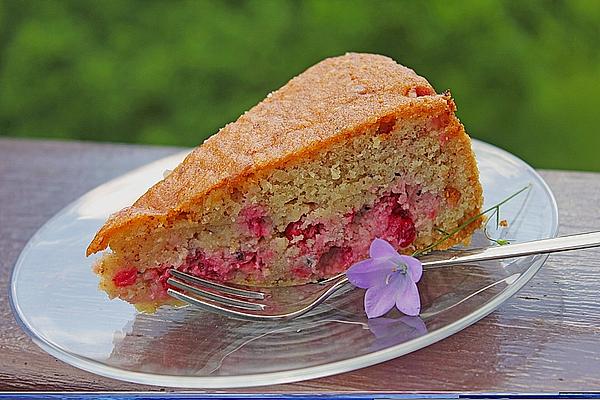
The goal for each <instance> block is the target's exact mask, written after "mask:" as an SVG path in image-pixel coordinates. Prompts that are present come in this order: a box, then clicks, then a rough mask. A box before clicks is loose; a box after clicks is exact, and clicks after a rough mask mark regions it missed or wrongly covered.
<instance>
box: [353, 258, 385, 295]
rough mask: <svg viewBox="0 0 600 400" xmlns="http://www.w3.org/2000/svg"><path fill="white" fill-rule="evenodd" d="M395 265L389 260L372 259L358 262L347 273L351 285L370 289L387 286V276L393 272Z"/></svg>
mask: <svg viewBox="0 0 600 400" xmlns="http://www.w3.org/2000/svg"><path fill="white" fill-rule="evenodd" d="M394 266H395V264H394V262H393V261H390V260H388V259H384V258H382V259H377V260H373V259H371V258H369V259H366V260H364V261H360V262H357V263H356V264H354V265H353V266H351V267H350V268H349V269H348V271H346V276H347V277H348V280H349V281H350V283H352V284H353V285H354V286H357V287H359V288H363V289H368V288H370V287H374V286H381V285H384V284H385V280H386V278H387V276H388V275H389V274H390V273H391V272H392V269H393V268H394Z"/></svg>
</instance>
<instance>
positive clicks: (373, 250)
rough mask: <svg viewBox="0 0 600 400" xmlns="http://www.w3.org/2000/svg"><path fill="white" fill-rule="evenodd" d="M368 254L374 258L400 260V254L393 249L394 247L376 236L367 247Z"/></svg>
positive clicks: (396, 261)
mask: <svg viewBox="0 0 600 400" xmlns="http://www.w3.org/2000/svg"><path fill="white" fill-rule="evenodd" d="M369 256H370V257H371V258H373V259H375V258H388V259H390V260H392V261H394V262H395V263H398V262H400V260H401V257H400V254H398V252H397V251H396V249H394V247H393V246H392V245H391V244H389V243H388V242H386V241H385V240H383V239H379V238H376V239H374V240H373V241H372V242H371V247H370V248H369Z"/></svg>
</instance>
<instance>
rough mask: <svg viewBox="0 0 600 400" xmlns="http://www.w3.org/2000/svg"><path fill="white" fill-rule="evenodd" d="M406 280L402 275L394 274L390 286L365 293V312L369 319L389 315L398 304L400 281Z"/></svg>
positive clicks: (372, 288) (373, 288)
mask: <svg viewBox="0 0 600 400" xmlns="http://www.w3.org/2000/svg"><path fill="white" fill-rule="evenodd" d="M402 278H404V276H403V275H401V274H394V275H393V276H392V277H391V279H390V282H389V283H388V284H384V285H382V286H375V287H371V288H369V289H368V290H367V293H365V311H366V313H367V317H369V318H377V317H380V316H382V315H383V314H385V313H387V312H388V311H390V310H391V309H392V308H393V307H394V303H395V302H396V290H397V288H398V282H397V280H398V279H402Z"/></svg>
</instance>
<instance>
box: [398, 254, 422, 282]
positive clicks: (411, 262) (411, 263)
mask: <svg viewBox="0 0 600 400" xmlns="http://www.w3.org/2000/svg"><path fill="white" fill-rule="evenodd" d="M400 257H401V258H402V263H404V264H406V266H407V267H408V273H409V274H410V279H411V280H412V281H413V282H419V281H420V280H421V276H423V264H421V261H419V260H418V259H416V258H414V257H411V256H400Z"/></svg>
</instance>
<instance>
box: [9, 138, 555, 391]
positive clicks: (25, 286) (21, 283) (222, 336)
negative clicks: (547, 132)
mask: <svg viewBox="0 0 600 400" xmlns="http://www.w3.org/2000/svg"><path fill="white" fill-rule="evenodd" d="M473 146H474V150H475V153H476V157H477V160H478V163H479V169H480V171H481V181H482V184H483V187H484V195H485V204H486V205H487V206H489V205H492V204H495V203H497V202H498V201H500V200H502V199H504V198H506V197H507V196H509V195H510V194H512V193H514V192H516V191H517V190H519V189H520V188H522V187H524V186H526V185H531V188H530V189H529V190H528V191H526V192H523V193H522V194H521V195H519V196H518V197H516V198H515V199H513V200H511V201H510V202H509V203H507V204H506V205H504V206H503V207H502V210H501V214H502V219H507V220H508V221H509V223H510V225H509V227H508V228H505V229H501V230H499V231H496V229H495V227H494V226H491V227H489V229H488V232H489V233H490V234H491V235H492V236H493V235H501V236H502V237H506V238H508V239H511V240H512V241H514V242H523V241H528V240H534V239H542V238H549V237H554V236H556V233H557V227H558V213H557V207H556V203H555V200H554V197H553V195H552V193H551V192H550V189H549V188H548V186H547V185H546V184H545V182H544V181H543V180H542V178H541V177H540V176H539V175H538V174H537V173H536V172H535V171H534V170H533V169H532V168H531V167H529V166H528V165H527V164H525V163H524V162H523V161H521V160H520V159H518V158H516V157H515V156H513V155H511V154H509V153H507V152H505V151H503V150H500V149H498V148H496V147H493V146H491V145H489V144H485V143H482V142H479V141H474V143H473ZM184 156H185V154H184V153H181V154H177V155H174V156H171V157H168V158H165V159H162V160H159V161H156V162H154V163H151V164H148V165H146V166H144V167H142V168H139V169H137V170H135V171H133V172H130V173H128V174H126V175H123V176H122V177H119V178H117V179H114V180H112V181H110V182H108V183H106V184H104V185H101V186H99V187H98V188H96V189H94V190H92V191H90V192H89V193H87V194H86V195H84V196H82V197H81V198H80V199H78V200H77V201H75V202H74V203H72V204H70V205H69V206H67V207H66V208H65V209H63V210H62V211H60V212H59V213H58V214H57V215H56V216H54V217H53V218H52V219H51V220H50V221H48V222H47V223H46V224H45V225H44V226H43V227H42V228H40V230H39V231H38V232H37V233H36V234H35V235H34V236H33V237H32V238H31V240H30V241H29V243H28V244H27V246H26V247H25V248H24V250H23V252H22V254H21V256H20V257H19V259H18V261H17V263H16V265H15V267H14V270H13V274H12V282H11V304H12V307H13V310H14V312H15V314H16V316H17V320H18V321H19V322H20V323H21V325H22V327H23V329H24V330H25V331H26V332H27V333H28V334H29V335H30V336H31V338H32V340H33V341H34V342H35V343H36V344H37V345H38V346H40V347H41V348H42V349H44V350H45V351H47V352H48V353H50V354H51V355H52V356H54V357H56V358H58V359H61V360H63V361H65V362H67V363H69V364H71V365H74V366H76V367H79V368H81V369H84V370H87V371H90V372H93V373H96V374H99V375H104V376H107V377H110V378H115V379H121V380H126V381H131V382H138V383H144V384H151V385H164V386H173V387H193V388H234V387H247V386H260V385H272V384H278V383H287V382H294V381H299V380H304V379H311V378H317V377H322V376H327V375H333V374H338V373H341V372H346V371H351V370H354V369H358V368H362V367H366V366H369V365H373V364H377V363H380V362H383V361H386V360H390V359H392V358H395V357H399V356H402V355H403V354H406V353H409V352H412V351H415V350H418V349H420V348H422V347H425V346H427V345H430V344H432V343H435V342H437V341H438V340H441V339H443V338H445V337H448V336H450V335H452V334H453V333H456V332H458V331H460V330H461V329H464V328H465V327H467V326H469V325H471V324H473V323H474V322H476V321H478V320H479V319H481V318H483V317H485V316H486V315H487V314H489V313H491V312H492V311H493V310H494V309H496V308H497V307H499V306H500V305H501V304H502V303H503V302H504V301H505V300H507V299H508V298H510V297H511V296H512V295H513V294H515V293H516V292H517V291H518V290H519V289H520V288H522V287H523V285H525V283H527V281H529V280H530V279H531V278H532V277H533V275H535V273H536V272H537V271H538V270H539V268H540V267H541V266H542V264H543V263H544V261H545V260H546V256H534V257H525V258H521V259H512V260H504V261H502V262H498V261H495V262H486V263H481V264H479V265H463V266H456V267H447V268H441V269H436V270H431V271H427V272H425V273H424V275H423V279H422V281H421V282H420V283H419V287H420V291H421V298H422V304H423V308H422V311H423V313H422V315H421V317H406V316H401V315H399V314H395V313H394V312H393V311H392V312H391V313H390V314H388V315H387V316H386V317H385V318H378V319H374V320H367V319H366V318H365V316H364V311H363V306H362V299H363V293H364V292H363V291H362V290H359V289H355V290H349V291H347V292H346V293H343V294H341V295H339V296H337V297H335V298H333V299H330V300H328V301H327V302H326V303H325V304H324V305H322V306H320V307H319V308H317V309H316V310H314V312H313V313H311V314H310V315H308V316H306V317H304V318H301V319H297V320H294V321H291V322H286V323H283V322H277V323H265V322H246V321H238V320H234V319H228V318H226V317H223V316H219V315H215V314H210V313H207V312H204V311H201V310H198V309H193V308H189V307H188V308H180V309H172V308H169V309H168V308H165V309H161V310H159V311H158V312H157V313H156V314H154V315H147V314H138V313H136V311H135V309H134V308H133V307H132V306H131V305H129V304H127V303H125V302H123V301H120V300H113V301H110V300H108V298H107V297H106V294H104V293H103V292H100V291H98V289H97V284H98V278H97V277H96V276H95V275H94V274H93V273H92V272H91V266H92V263H93V262H94V260H95V259H96V257H90V258H86V257H85V255H84V251H85V248H86V246H87V244H88V243H89V242H90V240H91V239H92V237H93V235H94V233H95V232H96V230H97V229H98V228H99V227H100V225H101V224H102V223H103V222H104V220H105V219H106V217H107V216H108V215H109V214H110V213H111V212H114V211H116V210H118V209H120V208H122V207H124V206H126V205H129V204H130V203H132V202H133V201H134V200H135V199H137V197H138V196H140V195H141V194H142V193H143V192H145V191H146V189H147V188H148V187H149V186H151V185H152V184H153V183H154V182H156V181H157V180H159V179H160V178H162V174H163V171H164V170H166V169H172V168H173V167H174V166H175V165H177V164H178V163H179V162H180V161H181V160H182V159H183V157H184ZM490 225H495V224H490ZM488 244H489V241H488V240H487V239H486V237H485V236H484V235H483V233H482V232H478V233H477V234H476V235H475V236H474V239H473V244H472V246H475V247H477V246H485V245H488Z"/></svg>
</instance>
